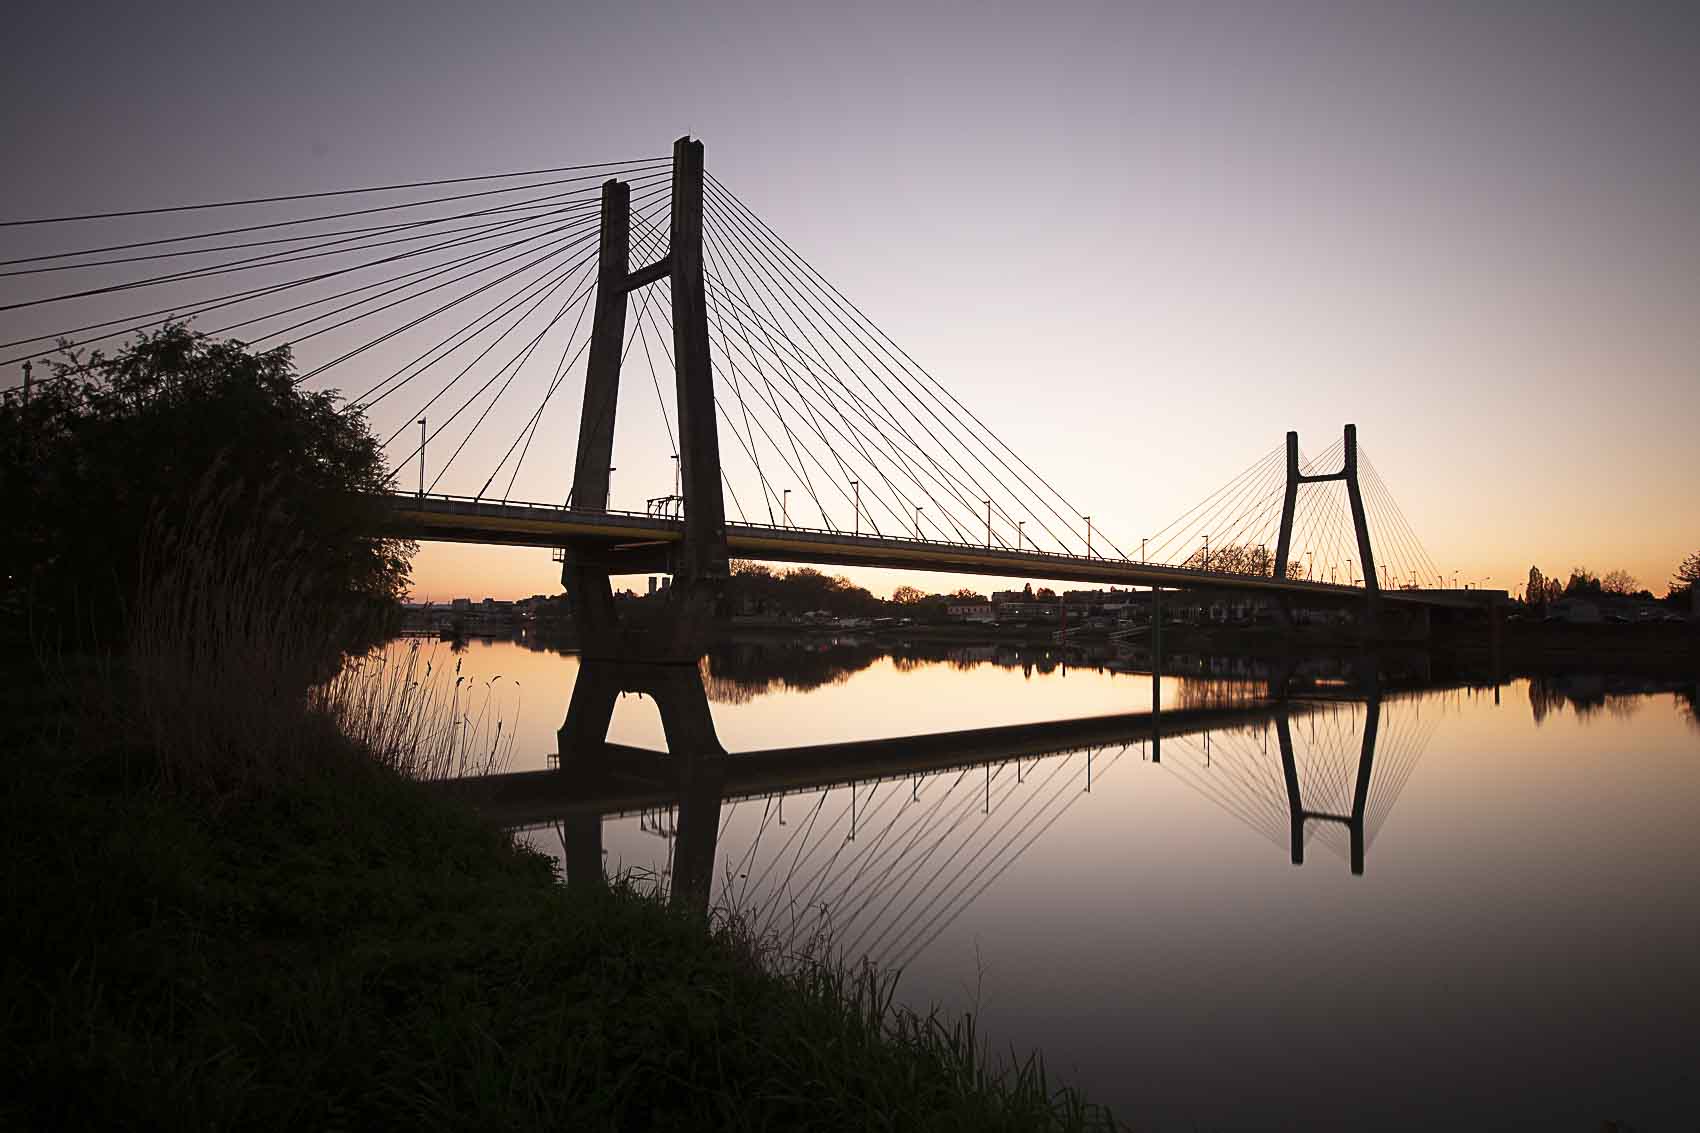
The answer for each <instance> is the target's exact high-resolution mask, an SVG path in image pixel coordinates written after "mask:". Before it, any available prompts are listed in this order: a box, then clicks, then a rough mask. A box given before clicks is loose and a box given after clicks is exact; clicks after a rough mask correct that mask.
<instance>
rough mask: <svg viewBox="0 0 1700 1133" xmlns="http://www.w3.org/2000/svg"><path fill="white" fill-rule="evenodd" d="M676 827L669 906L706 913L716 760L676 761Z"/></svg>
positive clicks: (721, 766) (717, 793)
mask: <svg viewBox="0 0 1700 1133" xmlns="http://www.w3.org/2000/svg"><path fill="white" fill-rule="evenodd" d="M680 764H681V766H680V768H679V771H680V780H679V825H678V833H677V834H676V836H675V838H674V842H673V892H672V901H673V904H675V905H677V906H680V907H682V908H686V909H690V910H691V911H692V912H695V913H706V912H707V911H708V900H709V897H710V895H711V893H712V890H713V886H714V854H715V848H716V847H715V842H716V839H717V837H718V836H719V832H720V801H721V792H722V789H723V788H722V785H723V782H724V776H725V766H726V765H725V762H724V761H723V760H720V759H716V758H712V757H710V758H689V757H687V758H685V759H683V760H681V761H680Z"/></svg>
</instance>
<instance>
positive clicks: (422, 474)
mask: <svg viewBox="0 0 1700 1133" xmlns="http://www.w3.org/2000/svg"><path fill="white" fill-rule="evenodd" d="M419 498H420V499H424V498H425V418H423V417H421V418H420V419H419Z"/></svg>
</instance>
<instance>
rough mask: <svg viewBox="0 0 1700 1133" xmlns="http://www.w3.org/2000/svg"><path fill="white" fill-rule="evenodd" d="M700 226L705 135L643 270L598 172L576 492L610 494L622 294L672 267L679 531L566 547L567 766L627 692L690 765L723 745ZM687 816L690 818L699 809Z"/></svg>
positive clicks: (581, 502)
mask: <svg viewBox="0 0 1700 1133" xmlns="http://www.w3.org/2000/svg"><path fill="white" fill-rule="evenodd" d="M702 227H703V147H702V143H701V142H699V141H696V140H694V139H692V138H690V137H689V136H686V137H682V138H680V139H679V140H678V141H676V142H675V143H674V144H673V184H672V219H671V225H670V229H669V232H668V247H667V252H666V254H665V255H663V256H662V257H661V258H660V259H658V260H656V261H655V262H654V263H651V264H647V265H645V266H643V267H640V268H638V269H636V270H635V271H634V270H632V269H631V266H630V264H629V262H628V260H629V256H630V252H629V248H630V236H631V187H630V186H629V185H628V184H627V183H626V182H624V181H621V180H618V179H611V180H609V181H607V182H605V183H604V184H603V186H602V205H601V234H600V243H599V247H598V260H597V276H596V307H595V315H594V321H593V322H592V324H591V338H590V357H589V361H588V362H587V363H586V371H585V390H584V404H583V407H582V409H581V413H580V419H579V435H578V453H577V457H576V460H575V461H574V471H573V487H572V496H571V499H570V500H569V506H571V507H572V508H574V509H575V510H579V511H602V510H605V509H606V508H607V506H608V491H609V473H610V472H611V471H612V470H613V468H612V465H613V455H614V419H615V415H616V412H617V410H618V406H619V396H620V363H621V359H622V355H623V354H624V352H625V346H626V342H625V337H626V303H627V298H628V296H630V295H631V293H632V292H634V291H637V290H639V289H641V288H644V287H647V286H650V285H652V284H655V283H659V282H660V281H661V280H664V279H665V280H667V281H668V283H669V285H670V289H671V292H672V306H673V313H672V314H673V318H672V321H673V359H674V371H675V375H674V377H675V381H674V390H675V398H676V409H677V416H678V422H679V465H680V494H681V495H682V496H683V497H684V499H683V504H684V509H683V510H684V538H683V540H682V541H681V542H679V543H672V544H666V545H657V544H653V543H649V544H644V545H641V546H626V547H622V546H618V545H615V546H613V547H609V546H606V545H603V544H586V545H580V546H568V547H566V548H565V549H564V550H565V554H564V555H563V560H562V566H561V584H562V585H563V586H564V587H565V588H566V590H567V594H568V597H569V598H570V600H571V602H572V607H573V616H574V618H575V620H576V622H577V628H578V632H579V648H580V665H579V673H578V678H577V680H576V682H575V683H574V685H573V694H572V701H571V703H570V704H569V705H568V708H567V718H566V721H565V723H563V724H562V726H561V730H560V753H561V764H562V766H563V768H565V767H567V766H568V765H569V764H579V765H583V764H587V763H591V764H594V763H598V762H600V760H601V758H602V757H603V756H604V755H605V754H606V751H607V735H608V724H609V721H610V720H611V718H612V715H613V711H614V704H615V702H616V701H617V700H618V698H619V696H620V694H622V693H625V692H636V693H639V694H647V695H649V696H651V697H653V698H654V700H655V701H656V704H657V707H658V708H659V709H660V712H661V718H662V725H663V728H664V730H665V732H666V736H667V747H668V751H669V753H670V754H672V755H673V756H675V757H678V758H679V759H681V760H684V761H687V762H688V763H689V764H692V765H694V763H695V762H696V761H697V760H699V759H704V758H706V759H708V760H710V761H712V760H714V759H715V758H716V757H718V756H720V755H722V754H724V748H722V747H721V745H720V741H719V739H718V738H717V736H716V734H715V730H714V722H713V719H712V717H711V716H710V714H709V709H708V700H707V696H706V693H705V691H704V689H703V684H702V681H701V680H700V679H699V678H698V675H697V670H696V665H697V661H698V658H699V657H700V656H701V655H702V652H703V649H704V647H705V645H706V643H707V635H708V629H709V626H710V623H711V621H712V619H713V616H714V610H715V607H716V605H717V604H718V603H719V601H720V598H721V595H722V593H723V592H724V588H725V582H726V579H727V576H728V574H729V562H728V553H727V547H726V511H725V501H724V499H723V497H722V496H721V492H720V480H721V472H720V439H719V433H718V431H717V429H716V425H715V406H714V373H713V368H712V366H711V362H710V358H709V347H708V342H709V339H708V307H707V297H706V292H705V286H704V280H703V248H702ZM657 570H662V571H666V572H667V573H670V574H672V575H673V584H672V585H671V586H670V587H669V588H668V590H667V593H666V597H665V599H663V600H662V601H661V602H660V603H645V606H646V609H645V611H644V614H643V615H642V616H641V617H640V616H633V615H627V614H624V613H622V612H620V611H618V610H616V608H615V605H614V594H613V588H612V585H611V584H610V582H609V578H610V576H611V575H615V574H641V573H646V572H653V571H657ZM657 606H658V607H659V608H656V607H657ZM693 818H694V815H693ZM684 825H686V826H690V827H692V829H693V830H694V828H695V826H696V823H695V822H686V823H685V824H684Z"/></svg>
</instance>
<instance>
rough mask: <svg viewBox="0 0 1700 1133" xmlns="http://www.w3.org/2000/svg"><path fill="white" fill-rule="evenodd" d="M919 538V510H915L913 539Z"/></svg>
mask: <svg viewBox="0 0 1700 1133" xmlns="http://www.w3.org/2000/svg"><path fill="white" fill-rule="evenodd" d="M920 537H921V509H920V508H916V509H915V538H917V539H919V538H920Z"/></svg>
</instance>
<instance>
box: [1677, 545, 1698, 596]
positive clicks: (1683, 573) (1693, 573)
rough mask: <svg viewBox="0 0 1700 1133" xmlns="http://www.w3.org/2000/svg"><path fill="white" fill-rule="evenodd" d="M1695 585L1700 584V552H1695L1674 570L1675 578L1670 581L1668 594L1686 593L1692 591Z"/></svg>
mask: <svg viewBox="0 0 1700 1133" xmlns="http://www.w3.org/2000/svg"><path fill="white" fill-rule="evenodd" d="M1696 583H1700V551H1695V552H1694V553H1693V554H1691V555H1689V556H1688V557H1687V558H1686V559H1683V560H1682V563H1681V565H1680V566H1678V567H1677V568H1676V577H1675V578H1673V579H1671V580H1670V592H1671V593H1672V594H1677V593H1686V592H1687V591H1689V590H1692V589H1693V588H1694V585H1695V584H1696Z"/></svg>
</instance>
